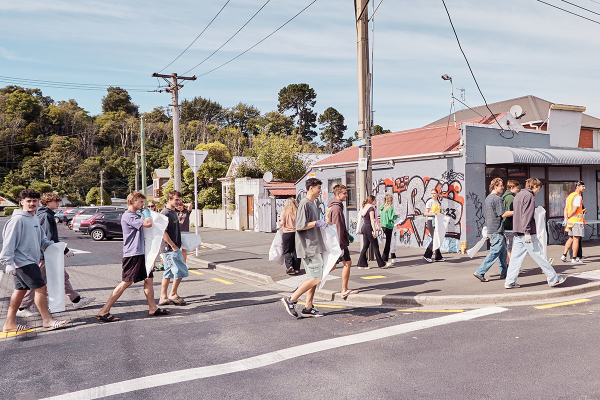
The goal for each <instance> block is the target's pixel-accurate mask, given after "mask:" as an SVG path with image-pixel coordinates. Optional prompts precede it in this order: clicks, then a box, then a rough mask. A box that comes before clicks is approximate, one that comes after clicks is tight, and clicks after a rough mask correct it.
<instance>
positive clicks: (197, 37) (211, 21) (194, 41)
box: [158, 0, 231, 73]
mask: <svg viewBox="0 0 600 400" xmlns="http://www.w3.org/2000/svg"><path fill="white" fill-rule="evenodd" d="M230 1H231V0H227V2H226V3H225V5H224V6H223V7H221V9H220V10H219V12H218V13H217V15H215V16H214V17H213V19H211V20H210V22H209V23H208V25H206V27H205V28H204V29H203V30H202V32H200V34H199V35H198V36H196V39H194V40H193V41H192V43H190V45H189V46H188V47H186V48H185V50H183V51H182V52H181V54H179V55H178V56H177V57H175V59H174V60H173V61H171V62H170V63H169V64H167V66H166V67H164V68H163V69H161V70H160V71H158V72H159V73H160V72H163V71H164V70H165V69H167V68H168V67H169V65H171V64H173V63H174V62H175V61H177V59H178V58H179V57H181V56H182V55H183V53H185V52H186V51H188V49H189V48H190V47H192V45H193V44H194V43H196V40H198V39H199V38H200V36H202V34H203V33H204V31H206V30H207V29H208V27H209V26H210V25H211V24H212V23H213V21H214V20H215V19H217V17H218V16H219V14H221V11H223V10H224V9H225V6H226V5H227V4H229V2H230Z"/></svg>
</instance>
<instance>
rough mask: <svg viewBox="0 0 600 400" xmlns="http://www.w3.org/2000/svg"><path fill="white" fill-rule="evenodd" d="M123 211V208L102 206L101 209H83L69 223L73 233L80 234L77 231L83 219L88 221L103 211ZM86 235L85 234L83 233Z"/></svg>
mask: <svg viewBox="0 0 600 400" xmlns="http://www.w3.org/2000/svg"><path fill="white" fill-rule="evenodd" d="M121 209H123V207H113V206H103V207H84V208H82V209H81V211H80V212H79V213H77V214H75V216H74V217H73V220H72V221H71V224H72V225H71V226H72V227H73V231H75V232H80V230H79V226H80V225H81V221H83V220H84V219H88V218H91V217H92V216H93V215H95V214H97V213H99V212H104V211H114V210H121ZM84 233H87V232H84Z"/></svg>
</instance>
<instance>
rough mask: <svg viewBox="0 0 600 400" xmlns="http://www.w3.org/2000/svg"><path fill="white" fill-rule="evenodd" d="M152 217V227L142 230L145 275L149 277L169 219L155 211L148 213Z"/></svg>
mask: <svg viewBox="0 0 600 400" xmlns="http://www.w3.org/2000/svg"><path fill="white" fill-rule="evenodd" d="M150 215H151V216H152V217H151V218H152V227H150V228H143V229H144V253H145V255H146V273H147V274H148V275H150V272H152V268H153V267H154V261H155V260H156V257H158V253H159V252H160V243H161V242H162V238H163V233H164V232H165V229H167V225H168V224H169V219H168V218H167V217H166V216H165V215H162V214H159V213H157V212H155V211H150Z"/></svg>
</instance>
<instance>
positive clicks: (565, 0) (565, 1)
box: [560, 0, 600, 15]
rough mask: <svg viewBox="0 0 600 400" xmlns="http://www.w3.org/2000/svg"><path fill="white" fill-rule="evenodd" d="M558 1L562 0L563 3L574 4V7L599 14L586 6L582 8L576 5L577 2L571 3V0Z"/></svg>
mask: <svg viewBox="0 0 600 400" xmlns="http://www.w3.org/2000/svg"><path fill="white" fill-rule="evenodd" d="M560 1H562V2H563V3H567V4H570V5H572V6H574V7H577V8H581V9H582V10H585V11H587V12H591V13H592V14H596V15H600V14H599V13H597V12H596V11H592V10H588V9H587V8H584V7H581V6H578V5H577V4H574V3H571V2H569V1H567V0H560Z"/></svg>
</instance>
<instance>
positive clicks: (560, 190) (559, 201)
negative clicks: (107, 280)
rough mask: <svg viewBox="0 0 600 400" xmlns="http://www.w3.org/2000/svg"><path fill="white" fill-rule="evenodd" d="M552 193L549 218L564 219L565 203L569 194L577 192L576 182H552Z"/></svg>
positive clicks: (550, 185) (550, 194) (549, 201)
mask: <svg viewBox="0 0 600 400" xmlns="http://www.w3.org/2000/svg"><path fill="white" fill-rule="evenodd" d="M548 186H549V187H550V193H549V194H548V205H549V207H548V208H550V212H549V213H548V217H550V218H552V217H561V218H562V217H563V211H564V209H565V201H566V200H567V197H568V196H569V194H571V193H572V192H573V191H574V190H575V182H550V184H549V185H548Z"/></svg>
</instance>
